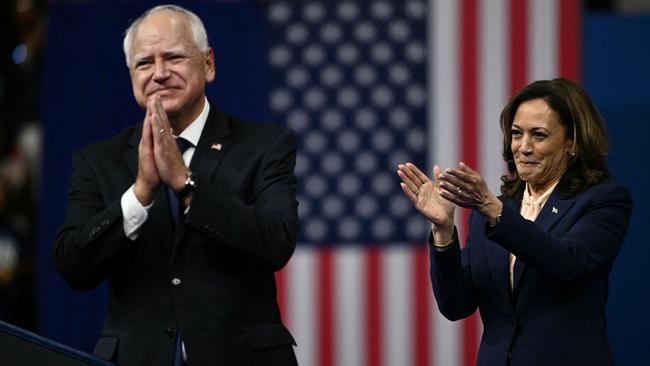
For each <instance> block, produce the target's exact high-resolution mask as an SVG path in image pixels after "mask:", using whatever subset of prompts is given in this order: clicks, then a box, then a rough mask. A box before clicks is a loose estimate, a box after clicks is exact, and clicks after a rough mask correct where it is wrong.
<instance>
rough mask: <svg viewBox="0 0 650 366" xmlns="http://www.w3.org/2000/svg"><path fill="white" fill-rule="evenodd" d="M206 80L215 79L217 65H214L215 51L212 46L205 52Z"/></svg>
mask: <svg viewBox="0 0 650 366" xmlns="http://www.w3.org/2000/svg"><path fill="white" fill-rule="evenodd" d="M204 62H205V63H204V65H205V81H207V82H208V83H209V82H212V80H214V74H215V66H214V51H213V50H212V47H210V49H208V52H206V53H205V61H204Z"/></svg>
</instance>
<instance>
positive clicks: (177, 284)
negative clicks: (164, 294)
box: [172, 278, 181, 286]
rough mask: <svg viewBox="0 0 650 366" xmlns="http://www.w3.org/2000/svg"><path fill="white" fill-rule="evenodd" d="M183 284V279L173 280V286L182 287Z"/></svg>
mask: <svg viewBox="0 0 650 366" xmlns="http://www.w3.org/2000/svg"><path fill="white" fill-rule="evenodd" d="M180 284H181V279H180V278H173V279H172V285H173V286H180Z"/></svg>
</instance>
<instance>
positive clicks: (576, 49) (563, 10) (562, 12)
mask: <svg viewBox="0 0 650 366" xmlns="http://www.w3.org/2000/svg"><path fill="white" fill-rule="evenodd" d="M580 7H581V2H580V1H578V0H559V1H558V10H559V14H558V19H559V20H560V21H559V28H560V37H559V38H560V40H559V41H560V52H559V55H560V59H559V60H558V61H559V65H560V76H563V77H565V78H567V79H571V80H574V81H576V82H579V81H580V79H581V75H580V73H581V70H580V58H581V57H582V56H581V42H580V29H581V27H580V26H578V24H582V23H581V22H582V18H581V14H580V10H581V9H580Z"/></svg>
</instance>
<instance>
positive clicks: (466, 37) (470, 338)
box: [459, 0, 481, 366]
mask: <svg viewBox="0 0 650 366" xmlns="http://www.w3.org/2000/svg"><path fill="white" fill-rule="evenodd" d="M460 16H461V21H460V24H461V26H460V32H461V33H460V34H461V46H460V50H461V55H460V56H461V57H460V60H461V70H462V72H461V76H460V78H461V90H462V91H461V98H460V103H459V106H460V111H459V112H460V115H461V130H460V131H461V135H460V138H461V139H462V146H463V147H462V151H461V159H462V161H463V162H464V163H465V164H467V165H469V166H470V167H472V168H473V169H475V170H478V171H480V169H481V167H480V166H478V165H477V164H478V159H477V146H478V139H477V132H478V126H477V122H478V121H477V109H478V96H477V94H478V87H477V84H478V78H477V73H478V46H477V39H478V34H477V22H478V19H479V18H478V7H477V3H476V0H463V1H462V4H461V11H460ZM468 218H469V211H468V210H465V209H463V210H462V220H463V223H467V220H468ZM467 226H468V225H463V226H462V227H463V230H462V232H461V234H460V235H461V237H462V238H466V237H467V231H468V228H467ZM477 319H478V318H477V317H476V315H473V316H471V317H469V318H467V319H465V320H463V322H462V332H461V337H462V339H461V340H460V341H461V344H463V352H462V360H463V362H462V364H463V365H466V366H473V365H475V364H476V353H477V350H478V338H479V337H478V333H477V332H478V324H477Z"/></svg>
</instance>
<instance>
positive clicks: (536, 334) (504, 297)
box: [430, 183, 632, 366]
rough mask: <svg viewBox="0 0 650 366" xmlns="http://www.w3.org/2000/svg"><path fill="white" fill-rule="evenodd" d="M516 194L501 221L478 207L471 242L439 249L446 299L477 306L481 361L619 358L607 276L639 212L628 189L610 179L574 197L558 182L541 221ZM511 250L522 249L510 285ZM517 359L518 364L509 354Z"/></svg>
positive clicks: (455, 308) (437, 265)
mask: <svg viewBox="0 0 650 366" xmlns="http://www.w3.org/2000/svg"><path fill="white" fill-rule="evenodd" d="M520 204H521V197H519V199H516V200H508V201H506V202H505V204H504V207H503V213H502V217H501V222H500V223H499V224H498V225H496V226H495V227H494V228H490V227H489V225H487V224H486V221H485V219H484V218H483V216H481V215H479V214H474V213H473V214H472V216H471V218H470V227H469V237H468V240H467V245H466V246H465V247H464V248H463V249H462V250H461V249H460V246H459V244H458V241H457V240H456V242H455V243H453V244H451V245H452V247H450V248H448V249H447V250H446V251H438V250H435V249H432V250H431V256H430V257H431V281H432V284H433V289H434V293H435V296H436V300H437V302H438V307H439V309H440V311H441V312H442V314H443V315H444V316H445V317H447V318H448V319H450V320H457V319H462V318H465V317H467V316H469V315H471V314H472V313H473V312H474V311H475V310H476V308H477V307H478V309H479V311H480V314H481V319H482V321H483V326H484V330H483V336H482V338H481V345H480V349H479V355H478V360H477V364H478V365H490V366H494V365H501V366H504V365H510V364H511V365H513V366H519V365H526V366H534V365H540V366H542V365H543V366H548V365H611V364H613V358H612V353H611V350H610V346H609V341H608V339H607V330H606V328H607V324H606V319H605V303H606V302H607V292H608V277H609V273H610V270H611V268H612V264H613V262H614V258H615V257H616V255H617V253H618V251H619V249H620V248H621V245H622V243H623V239H624V237H625V234H626V232H627V226H628V222H629V219H630V215H631V212H632V201H631V198H630V195H629V192H628V191H627V190H626V189H625V188H623V187H621V186H618V185H615V184H613V183H601V184H598V185H596V186H593V187H590V188H588V189H587V190H585V191H583V192H580V193H578V194H576V195H574V196H572V197H563V196H562V195H561V194H560V193H559V192H558V189H557V187H556V189H555V191H554V192H553V193H552V194H551V196H550V197H549V199H548V201H547V202H546V204H545V205H544V207H543V209H542V211H541V212H540V214H539V216H538V217H537V220H536V221H535V222H531V221H528V220H525V219H524V218H523V217H521V216H520V214H519V208H520ZM509 252H512V253H514V254H515V255H516V256H517V261H516V264H515V271H514V272H515V275H514V277H515V278H514V290H513V291H511V290H510V279H509V274H508V261H509ZM508 358H510V363H508V362H509V361H508Z"/></svg>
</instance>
